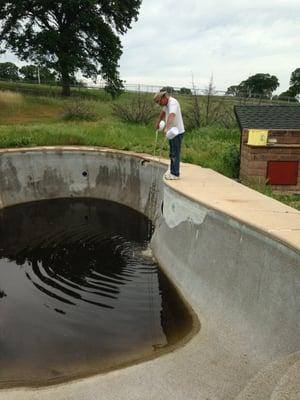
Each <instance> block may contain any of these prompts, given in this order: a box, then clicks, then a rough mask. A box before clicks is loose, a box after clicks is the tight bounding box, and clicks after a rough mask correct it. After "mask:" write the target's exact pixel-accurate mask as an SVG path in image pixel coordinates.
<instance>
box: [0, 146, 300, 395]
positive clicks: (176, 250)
mask: <svg viewBox="0 0 300 400" xmlns="http://www.w3.org/2000/svg"><path fill="white" fill-rule="evenodd" d="M165 170H166V166H165V165H163V164H158V163H157V162H153V161H151V160H150V159H147V157H143V156H137V155H135V156H134V155H132V154H125V153H119V152H113V151H104V150H102V151H100V150H99V149H93V148H88V149H87V148H44V149H31V150H29V149H27V150H10V151H8V150H7V151H5V150H2V152H1V154H0V206H1V207H6V206H9V205H13V204H18V203H22V202H28V201H35V200H42V199H50V198H64V197H92V198H101V199H106V200H112V201H117V202H119V203H121V204H124V205H127V206H129V207H132V208H134V209H136V210H138V211H140V212H142V213H144V214H146V215H148V216H150V217H151V218H153V216H154V215H155V220H156V229H155V234H154V237H153V239H152V243H151V245H152V249H153V252H154V255H155V257H156V258H157V260H158V261H159V263H160V265H161V266H162V267H163V268H164V270H165V271H166V273H167V274H168V275H169V277H170V278H171V280H172V281H173V282H174V283H175V284H176V285H177V287H178V288H179V289H180V291H181V292H182V293H183V295H184V296H185V298H186V299H187V300H188V301H189V303H190V304H191V306H192V307H193V308H194V310H195V311H196V313H197V314H198V316H199V319H200V321H201V325H202V328H201V330H200V332H199V333H198V335H200V336H199V337H200V342H199V343H200V346H201V340H202V337H203V342H202V345H203V346H204V345H205V343H206V342H205V340H206V341H207V346H209V345H210V340H209V337H211V336H212V335H215V333H216V332H217V333H218V334H217V337H218V338H219V339H218V341H219V342H220V343H222V346H221V347H222V349H224V348H226V349H228V357H231V358H234V355H232V354H230V355H229V353H233V352H236V354H239V356H237V359H238V365H237V371H238V370H239V369H240V368H244V369H245V370H248V373H246V374H245V377H246V376H249V375H250V373H249V370H250V369H251V374H253V372H254V371H255V370H258V369H259V368H261V367H262V366H264V365H266V364H267V363H269V362H271V361H272V360H275V359H276V358H278V357H284V356H287V355H288V354H291V353H294V352H297V351H299V350H300V253H299V249H296V248H291V247H288V246H286V245H284V244H282V243H279V242H278V241H276V240H274V239H273V238H272V237H270V236H269V235H265V234H263V233H262V232H258V231H257V230H255V229H253V228H251V227H250V226H249V225H247V224H243V223H241V222H239V221H237V220H235V219H233V218H232V217H230V216H228V215H226V214H224V213H222V212H220V211H216V210H214V209H213V208H210V207H208V206H204V205H203V204H201V203H200V202H197V201H192V200H190V199H189V198H188V197H186V196H185V195H184V194H183V193H179V192H178V191H176V190H175V189H174V188H172V187H171V186H166V185H164V184H163V180H162V174H163V172H164V171H165ZM151 188H152V189H154V191H155V196H154V197H153V196H152V194H153V193H154V192H153V191H151V190H150V189H151ZM201 335H202V336H201ZM243 354H245V355H247V363H248V366H247V365H246V364H247V363H245V364H243V363H242V361H241V358H242V357H241V355H243ZM206 356H207V353H206ZM223 358H224V357H223ZM223 361H224V360H223ZM250 364H251V367H249V365H250ZM241 376H242V374H241ZM241 379H242V378H241ZM241 385H243V383H242V381H241ZM223 391H224V390H223ZM224 393H225V392H224Z"/></svg>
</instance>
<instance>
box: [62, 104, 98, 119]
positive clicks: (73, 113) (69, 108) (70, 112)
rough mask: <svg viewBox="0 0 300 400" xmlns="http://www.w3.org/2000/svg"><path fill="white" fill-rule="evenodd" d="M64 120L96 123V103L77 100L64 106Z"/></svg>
mask: <svg viewBox="0 0 300 400" xmlns="http://www.w3.org/2000/svg"><path fill="white" fill-rule="evenodd" d="M63 119H64V120H65V121H95V120H96V119H97V114H96V112H95V103H93V102H91V101H87V100H82V99H75V100H73V101H72V102H70V103H67V104H65V105H64V112H63Z"/></svg>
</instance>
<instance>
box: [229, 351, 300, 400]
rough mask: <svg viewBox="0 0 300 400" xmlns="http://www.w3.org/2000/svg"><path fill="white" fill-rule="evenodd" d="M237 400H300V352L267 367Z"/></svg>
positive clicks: (252, 380) (251, 381)
mask: <svg viewBox="0 0 300 400" xmlns="http://www.w3.org/2000/svg"><path fill="white" fill-rule="evenodd" d="M236 400H300V352H297V353H292V354H290V355H289V356H287V357H285V358H281V359H279V360H276V361H275V362H273V363H271V364H270V365H268V366H267V367H265V368H264V369H263V370H261V371H260V372H259V373H258V374H257V375H255V377H254V378H253V379H251V380H250V382H249V383H248V385H247V386H246V387H245V388H244V389H243V390H242V391H241V392H240V393H239V395H238V396H237V397H236Z"/></svg>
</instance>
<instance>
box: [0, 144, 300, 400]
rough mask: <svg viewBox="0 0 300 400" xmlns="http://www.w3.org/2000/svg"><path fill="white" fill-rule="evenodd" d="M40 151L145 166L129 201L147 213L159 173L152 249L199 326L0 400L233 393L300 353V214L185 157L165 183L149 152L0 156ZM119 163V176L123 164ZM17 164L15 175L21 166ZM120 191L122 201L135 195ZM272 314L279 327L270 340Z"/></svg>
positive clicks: (60, 149) (58, 149) (72, 149)
mask: <svg viewBox="0 0 300 400" xmlns="http://www.w3.org/2000/svg"><path fill="white" fill-rule="evenodd" d="M39 152H40V153H42V154H44V155H46V156H45V157H46V158H47V160H48V161H49V157H50V156H51V154H54V153H56V154H60V156H61V155H64V154H67V153H68V154H77V155H79V154H81V155H86V154H93V155H95V154H99V155H107V156H108V158H109V159H111V158H112V157H114V156H117V157H118V160H119V158H120V157H121V158H122V157H126V159H129V158H132V159H134V160H139V163H140V164H141V163H142V165H144V164H145V165H146V167H147V165H149V167H150V169H149V167H148V172H147V173H146V172H142V175H139V176H138V177H137V178H136V179H137V180H139V179H140V180H142V178H145V179H146V178H147V177H148V178H147V179H148V182H146V180H145V182H146V183H147V184H146V185H145V186H143V182H140V183H141V187H140V188H139V190H140V198H139V202H138V203H136V204H135V206H136V208H141V205H142V208H143V209H142V210H141V211H143V212H144V213H147V212H146V210H147V204H148V201H149V193H148V194H147V193H145V194H144V192H145V191H146V189H145V188H147V186H149V179H150V180H151V181H152V180H153V178H154V179H156V180H157V190H158V193H159V194H158V201H156V204H155V207H156V216H155V218H156V230H155V234H154V237H153V239H152V248H153V252H154V255H155V256H156V258H157V259H158V261H159V262H160V264H161V265H162V267H163V268H164V270H165V271H166V273H167V274H168V275H169V277H170V278H171V279H172V281H173V282H174V283H175V284H176V285H177V287H178V289H179V290H180V292H181V293H182V294H183V295H184V297H185V298H186V299H187V301H188V302H190V304H191V305H192V307H193V309H194V310H195V312H196V313H197V315H198V317H199V319H200V321H201V325H202V329H201V331H200V332H199V333H198V334H197V335H196V336H195V337H194V338H193V339H192V340H191V341H190V342H188V343H187V344H186V345H185V346H184V347H182V348H180V349H177V350H176V351H174V352H172V353H170V354H167V355H164V356H163V357H161V358H157V359H154V360H151V361H147V362H144V363H142V364H137V365H133V366H130V367H128V368H124V369H121V370H115V371H112V372H109V373H107V374H102V375H97V376H93V377H89V378H85V379H82V380H77V381H73V382H69V383H64V384H60V385H57V386H53V387H48V388H41V389H30V388H23V389H22V388H19V389H9V390H2V391H0V399H5V400H10V399H22V400H23V399H25V400H26V399H45V400H48V399H58V400H59V399H99V398H101V399H102V398H103V399H107V400H109V399H119V398H120V399H130V400H131V399H141V398H143V399H152V398H153V399H154V398H155V399H164V400H166V399H172V400H173V399H178V400H179V399H180V400H182V399H205V398H210V399H233V398H235V397H236V396H237V395H238V393H239V392H240V391H241V390H242V389H243V388H244V387H245V386H246V384H247V382H248V381H249V379H251V378H252V377H253V376H255V374H256V373H257V372H258V371H259V370H260V369H261V368H264V367H265V366H266V365H268V364H270V363H271V362H273V361H274V360H277V359H278V358H281V357H287V356H288V355H289V354H291V353H295V352H297V351H298V350H299V349H300V342H299V339H298V337H299V336H300V335H299V334H300V326H299V323H298V322H297V321H295V323H294V319H296V318H297V315H299V314H297V311H298V310H299V304H300V303H299V292H298V291H297V289H298V288H299V276H300V212H299V211H297V210H295V209H293V208H291V207H288V206H286V205H284V204H282V203H280V202H277V201H275V200H273V199H271V198H269V197H267V196H264V195H262V194H260V193H258V192H255V191H253V190H251V189H249V188H247V187H245V186H243V185H241V184H239V183H237V182H235V181H233V180H231V179H229V178H226V177H224V176H222V175H221V174H218V173H216V172H214V171H212V170H210V169H207V168H201V167H199V166H195V165H191V164H185V163H182V165H181V171H182V172H181V177H182V179H181V180H178V181H163V179H162V173H163V171H164V170H166V168H167V164H168V161H167V160H162V159H158V158H153V157H151V156H149V155H145V154H136V153H132V152H121V151H117V150H112V149H107V148H98V147H81V146H80V147H79V146H55V147H42V148H40V147H37V148H26V149H2V150H1V151H0V159H5V160H10V158H9V157H10V155H14V154H15V155H18V157H19V155H20V157H19V161H18V162H20V159H21V155H23V154H27V155H29V156H30V155H31V154H37V153H39ZM84 157H85V156H84ZM117 162H118V168H119V170H118V173H120V170H122V168H125V167H124V166H123V163H122V162H121V163H120V161H117ZM72 165H73V164H72ZM126 165H127V164H126ZM128 165H129V164H128ZM128 165H127V166H126V168H127V169H126V168H125V169H126V171H125V172H124V176H125V175H126V174H127V175H126V176H128V171H129V170H128V168H129V167H128ZM136 165H137V164H136ZM14 168H15V169H16V174H18V168H19V164H18V165H16V166H14ZM130 168H131V170H130V171H131V172H129V174H130V173H132V171H134V174H136V173H137V172H136V171H137V168H138V167H136V166H134V167H132V166H131V167H130ZM130 168H129V169H130ZM132 168H133V169H132ZM146 169H147V168H146ZM153 171H154V173H153ZM122 173H123V172H122ZM137 174H138V173H137ZM141 177H142V178H141ZM122 182H123V181H122ZM124 182H125V183H124V190H126V184H127V181H124ZM2 184H3V185H4V186H5V185H6V184H7V182H5V181H3V182H2ZM131 187H132V188H134V184H132V186H131ZM76 190H79V189H78V188H76ZM80 190H81V189H80ZM35 191H36V192H38V191H37V190H36V189H35ZM105 193H106V195H109V193H110V192H109V191H107V192H105ZM124 193H125V192H124ZM124 193H123V197H122V202H123V200H124V202H123V203H124V204H126V202H130V201H131V200H132V198H131V199H130V198H128V199H127V198H126V196H125V195H124ZM0 197H1V199H0V200H1V204H0V206H1V205H2V206H6V205H7V201H11V202H12V203H11V204H14V203H13V202H14V201H15V200H10V198H9V196H8V197H6V198H5V199H4V197H5V196H4V197H3V196H2V192H1V196H0ZM134 201H135V200H134ZM148 206H149V204H148ZM148 210H149V208H148ZM161 210H163V212H160V211H161ZM212 237H213V238H214V239H213V241H212V239H211V238H212ZM201 258H202V259H201ZM200 259H201V260H200ZM240 260H242V263H240ZM220 264H221V265H220ZM233 280H234V284H233ZM252 293H254V296H252ZM289 293H290V296H289V295H288V294H289ZM289 297H291V298H289ZM278 318H279V319H280V326H282V328H279V330H278V331H277V332H276V337H275V335H274V329H275V328H276V329H278V326H279V325H277V321H278ZM280 329H281V330H280ZM291 330H292V332H291ZM281 331H282V332H281ZM273 335H274V337H273ZM270 339H271V340H270ZM99 393H104V394H103V396H102V395H99ZM205 396H206V397H205Z"/></svg>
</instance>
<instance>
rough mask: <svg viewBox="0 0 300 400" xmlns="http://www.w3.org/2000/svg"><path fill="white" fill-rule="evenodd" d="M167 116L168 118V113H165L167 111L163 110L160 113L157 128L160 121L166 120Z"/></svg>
mask: <svg viewBox="0 0 300 400" xmlns="http://www.w3.org/2000/svg"><path fill="white" fill-rule="evenodd" d="M165 118H166V113H165V111H163V110H162V111H161V112H160V114H159V117H158V119H157V121H156V124H155V129H158V128H159V123H160V121H161V120H163V121H164V120H165Z"/></svg>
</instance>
